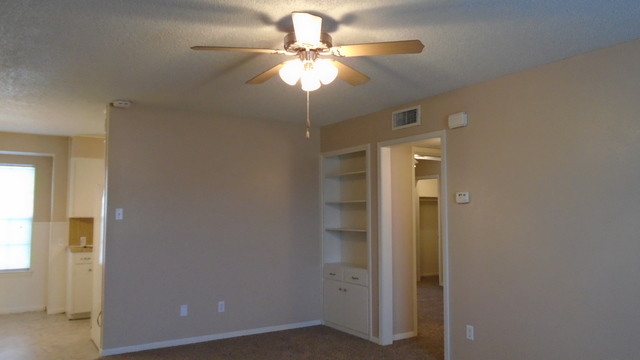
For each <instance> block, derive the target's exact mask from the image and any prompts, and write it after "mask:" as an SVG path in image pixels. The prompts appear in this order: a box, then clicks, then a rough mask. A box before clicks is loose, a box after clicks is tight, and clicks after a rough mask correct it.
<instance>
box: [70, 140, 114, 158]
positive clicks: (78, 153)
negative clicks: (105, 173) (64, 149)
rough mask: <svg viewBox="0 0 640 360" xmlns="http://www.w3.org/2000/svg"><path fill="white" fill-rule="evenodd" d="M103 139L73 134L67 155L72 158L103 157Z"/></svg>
mask: <svg viewBox="0 0 640 360" xmlns="http://www.w3.org/2000/svg"><path fill="white" fill-rule="evenodd" d="M104 143H105V139H104V138H103V137H95V136H73V137H72V138H71V146H70V147H71V149H70V151H69V156H70V157H74V158H92V159H104V156H105V150H106V149H105V145H104Z"/></svg>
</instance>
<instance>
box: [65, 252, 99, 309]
mask: <svg viewBox="0 0 640 360" xmlns="http://www.w3.org/2000/svg"><path fill="white" fill-rule="evenodd" d="M68 256H69V259H68V260H69V262H68V276H67V309H66V310H67V317H68V318H69V319H84V318H88V317H90V316H91V307H92V301H91V300H92V298H91V292H92V287H93V272H92V268H93V254H92V253H91V252H71V251H69V254H68Z"/></svg>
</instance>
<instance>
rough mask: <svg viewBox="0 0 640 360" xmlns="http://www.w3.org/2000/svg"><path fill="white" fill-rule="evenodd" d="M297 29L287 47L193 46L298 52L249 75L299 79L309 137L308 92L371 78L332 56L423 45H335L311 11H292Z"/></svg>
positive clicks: (417, 49)
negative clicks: (305, 94) (322, 87)
mask: <svg viewBox="0 0 640 360" xmlns="http://www.w3.org/2000/svg"><path fill="white" fill-rule="evenodd" d="M291 18H292V20H293V30H294V32H292V33H288V34H287V35H286V36H285V37H284V50H280V49H261V48H246V47H228V46H193V47H191V49H193V50H213V51H236V52H248V53H262V54H275V55H289V56H296V57H297V59H294V60H290V61H285V62H283V63H280V64H278V65H276V66H274V67H272V68H270V69H268V70H267V71H264V72H262V73H261V74H259V75H257V76H255V77H254V78H252V79H249V80H248V81H247V82H246V83H247V84H251V85H256V84H262V83H264V82H265V81H267V80H269V79H271V78H272V77H274V76H275V75H276V74H278V75H280V78H281V79H282V81H284V82H285V83H287V84H289V85H292V86H293V85H296V84H297V83H298V82H300V86H301V87H302V90H304V91H306V92H307V137H309V126H310V124H309V110H308V109H309V104H308V102H309V92H310V91H314V90H317V89H319V88H320V86H321V85H327V84H330V83H331V82H332V81H333V80H335V79H336V77H339V78H340V79H342V80H344V81H346V82H347V83H349V84H351V85H354V86H356V85H362V84H364V83H366V82H367V81H369V77H368V76H366V75H365V74H363V73H361V72H359V71H357V70H355V69H353V68H351V67H349V66H347V65H345V64H343V63H341V62H339V61H336V60H333V59H331V58H329V57H332V56H333V57H355V56H371V55H393V54H418V53H421V52H422V49H423V48H424V45H423V44H422V42H420V40H404V41H390V42H378V43H365V44H354V45H342V46H333V43H332V39H331V36H330V35H329V34H327V33H323V32H322V18H321V17H319V16H315V15H312V14H309V13H304V12H293V13H291Z"/></svg>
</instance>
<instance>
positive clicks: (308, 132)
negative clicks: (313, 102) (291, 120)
mask: <svg viewBox="0 0 640 360" xmlns="http://www.w3.org/2000/svg"><path fill="white" fill-rule="evenodd" d="M305 137H306V138H307V139H308V138H310V137H311V120H310V119H309V91H307V132H306V134H305Z"/></svg>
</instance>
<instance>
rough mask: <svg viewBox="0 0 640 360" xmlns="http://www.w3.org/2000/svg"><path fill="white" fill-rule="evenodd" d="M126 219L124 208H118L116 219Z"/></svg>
mask: <svg viewBox="0 0 640 360" xmlns="http://www.w3.org/2000/svg"><path fill="white" fill-rule="evenodd" d="M122 219H124V210H123V209H122V208H117V209H116V220H122Z"/></svg>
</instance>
